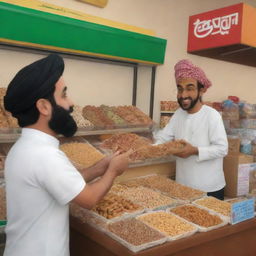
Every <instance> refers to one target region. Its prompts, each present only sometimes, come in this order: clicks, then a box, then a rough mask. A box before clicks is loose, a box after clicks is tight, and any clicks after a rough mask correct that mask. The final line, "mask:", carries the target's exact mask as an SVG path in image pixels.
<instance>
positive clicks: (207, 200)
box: [192, 196, 231, 223]
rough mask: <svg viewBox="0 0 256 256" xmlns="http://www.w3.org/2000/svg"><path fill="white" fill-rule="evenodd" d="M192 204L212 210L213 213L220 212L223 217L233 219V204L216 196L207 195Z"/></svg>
mask: <svg viewBox="0 0 256 256" xmlns="http://www.w3.org/2000/svg"><path fill="white" fill-rule="evenodd" d="M192 204H195V205H199V206H200V207H202V208H205V209H206V210H208V211H210V212H211V213H218V214H219V215H220V216H221V218H222V219H224V220H226V221H228V222H229V223H230V221H231V204H230V203H228V202H225V201H221V200H219V199H217V198H215V197H211V196H206V197H204V198H201V199H198V200H195V201H194V202H192Z"/></svg>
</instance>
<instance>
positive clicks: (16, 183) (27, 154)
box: [4, 128, 85, 256]
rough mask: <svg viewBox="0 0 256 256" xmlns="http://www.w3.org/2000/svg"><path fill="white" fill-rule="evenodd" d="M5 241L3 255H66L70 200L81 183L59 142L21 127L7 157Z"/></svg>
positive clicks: (80, 186)
mask: <svg viewBox="0 0 256 256" xmlns="http://www.w3.org/2000/svg"><path fill="white" fill-rule="evenodd" d="M5 179H6V193H7V227H6V234H7V242H6V249H5V252H4V256H68V255H69V206H68V203H69V202H70V201H71V200H72V199H73V198H75V197H76V196H77V195H78V194H79V193H80V192H81V191H82V190H83V188H84V186H85V181H84V179H83V177H82V175H81V174H80V173H79V172H78V171H77V170H76V169H75V167H74V166H73V165H72V164H71V163H70V161H69V160H68V158H67V157H66V155H65V154H64V153H63V152H62V151H60V150H59V141H58V140H57V139H56V138H54V137H52V136H50V135H48V134H46V133H43V132H40V131H38V130H35V129H28V128H23V129H22V134H21V137H20V138H19V140H18V141H17V142H16V143H15V144H14V146H13V147H12V148H11V150H10V152H9V154H8V155H7V159H6V162H5Z"/></svg>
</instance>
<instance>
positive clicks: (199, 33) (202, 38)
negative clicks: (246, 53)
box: [188, 3, 243, 52]
mask: <svg viewBox="0 0 256 256" xmlns="http://www.w3.org/2000/svg"><path fill="white" fill-rule="evenodd" d="M242 13H243V3H240V4H236V5H232V6H228V7H225V8H221V9H217V10H213V11H209V12H205V13H201V14H197V15H193V16H190V17H189V33H188V52H193V51H198V50H203V49H208V48H214V47H220V46H226V45H231V44H239V43H240V41H241V31H242Z"/></svg>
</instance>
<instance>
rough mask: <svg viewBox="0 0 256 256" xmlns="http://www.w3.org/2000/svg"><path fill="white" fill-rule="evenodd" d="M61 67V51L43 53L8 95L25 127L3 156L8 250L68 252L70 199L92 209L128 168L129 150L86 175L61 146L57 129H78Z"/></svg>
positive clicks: (18, 253)
mask: <svg viewBox="0 0 256 256" xmlns="http://www.w3.org/2000/svg"><path fill="white" fill-rule="evenodd" d="M63 70H64V62H63V59H62V58H61V57H60V56H58V55H55V54H51V55H49V56H48V57H46V58H43V59H40V60H38V61H36V62H34V63H32V64H30V65H28V66H26V67H24V68H23V69H21V70H20V71H19V72H18V73H17V74H16V76H15V77H14V78H13V80H12V81H11V83H10V84H9V86H8V89H7V93H6V96H5V97H4V105H5V108H6V110H7V111H10V112H11V113H12V115H13V116H14V117H16V118H17V119H18V123H19V125H20V126H21V127H22V133H21V137H20V138H19V139H18V141H17V142H16V143H15V144H14V146H13V147H12V148H11V150H10V152H9V154H8V155H7V159H6V162H5V179H6V193H7V227H6V234H7V242H6V248H5V252H4V256H68V255H69V202H71V201H74V202H75V203H77V204H79V205H80V206H82V207H85V208H88V209H90V208H91V207H93V206H94V205H95V204H96V203H97V202H98V201H99V200H100V199H101V198H102V197H103V196H104V195H105V194H106V193H107V192H108V190H109V189H110V187H111V185H112V183H113V180H114V179H115V178H116V176H118V175H120V174H122V172H123V171H124V170H125V169H126V168H127V164H128V158H127V155H125V154H123V155H118V154H116V155H114V156H113V157H112V158H111V159H110V158H105V159H103V160H102V161H101V162H100V163H98V164H97V165H95V166H94V167H93V168H90V169H87V170H83V172H82V174H83V176H84V177H83V176H82V175H81V174H80V173H79V172H78V171H77V170H76V168H75V167H74V166H73V165H72V163H71V162H70V161H69V160H68V158H67V157H66V155H65V154H64V153H63V152H62V151H60V150H59V141H58V139H57V135H59V134H62V135H64V136H66V137H70V136H72V135H74V133H75V132H76V130H77V126H76V123H75V121H74V120H73V118H72V117H71V115H70V113H71V112H72V106H73V103H72V102H71V100H70V99H69V97H68V96H67V86H66V84H65V82H64V80H63V77H62V73H63ZM84 157H86V155H85V156H84ZM96 177H100V178H99V179H98V180H96V181H95V182H93V183H89V182H90V181H92V180H94V179H95V178H96ZM84 178H85V180H84Z"/></svg>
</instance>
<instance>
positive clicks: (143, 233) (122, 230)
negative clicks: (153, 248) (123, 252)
mask: <svg viewBox="0 0 256 256" xmlns="http://www.w3.org/2000/svg"><path fill="white" fill-rule="evenodd" d="M108 229H109V230H110V231H111V232H113V233H114V234H116V235H117V236H119V237H121V238H122V239H123V240H125V241H127V242H128V243H130V244H132V245H135V246H138V245H142V244H145V243H149V242H152V241H157V240H159V239H161V238H164V235H163V234H161V233H159V232H158V231H156V230H154V229H152V228H150V227H149V226H147V225H145V224H144V223H142V222H141V221H139V220H136V219H134V218H131V219H125V220H121V221H118V222H115V223H112V224H109V225H108Z"/></svg>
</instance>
